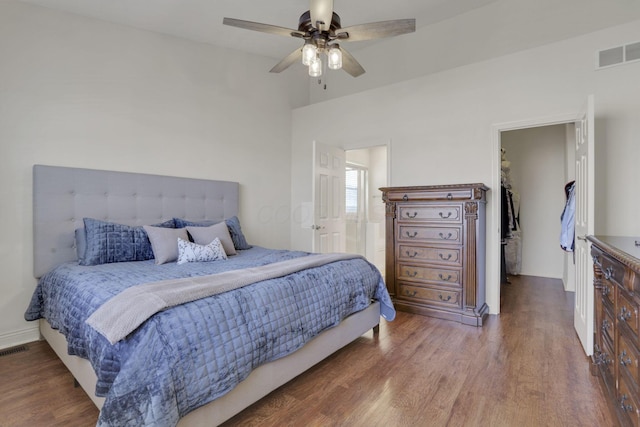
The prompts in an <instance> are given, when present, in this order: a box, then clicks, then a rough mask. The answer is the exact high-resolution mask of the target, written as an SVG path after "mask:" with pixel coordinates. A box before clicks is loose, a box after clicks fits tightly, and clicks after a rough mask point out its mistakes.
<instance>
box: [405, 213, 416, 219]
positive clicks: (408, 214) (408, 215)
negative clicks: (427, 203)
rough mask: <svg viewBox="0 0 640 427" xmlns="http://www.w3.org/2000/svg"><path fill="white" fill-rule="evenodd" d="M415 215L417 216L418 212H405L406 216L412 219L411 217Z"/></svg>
mask: <svg viewBox="0 0 640 427" xmlns="http://www.w3.org/2000/svg"><path fill="white" fill-rule="evenodd" d="M417 216H418V212H414V213H413V215H411V214H410V213H409V212H407V218H411V219H413V218H415V217H417Z"/></svg>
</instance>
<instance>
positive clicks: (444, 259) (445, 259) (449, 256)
mask: <svg viewBox="0 0 640 427" xmlns="http://www.w3.org/2000/svg"><path fill="white" fill-rule="evenodd" d="M438 255H439V256H440V259H441V260H443V261H449V260H450V259H451V254H449V255H448V256H447V257H446V258H445V257H444V255H442V254H438Z"/></svg>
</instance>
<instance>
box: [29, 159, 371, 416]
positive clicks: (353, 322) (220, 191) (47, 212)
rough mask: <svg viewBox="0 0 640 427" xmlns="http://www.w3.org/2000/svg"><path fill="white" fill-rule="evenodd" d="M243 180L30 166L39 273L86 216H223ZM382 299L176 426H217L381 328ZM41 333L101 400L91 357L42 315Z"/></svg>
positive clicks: (65, 254)
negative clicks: (76, 352) (70, 349)
mask: <svg viewBox="0 0 640 427" xmlns="http://www.w3.org/2000/svg"><path fill="white" fill-rule="evenodd" d="M238 190H239V184H238V183H236V182H229V181H210V180H202V179H191V178H178V177H168V176H159V175H147V174H137V173H128V172H113V171H99V170H90V169H79V168H66V167H57V166H43V165H35V166H34V167H33V224H34V276H35V277H36V278H39V277H40V276H42V275H43V274H44V273H46V272H47V271H48V270H50V269H51V268H53V267H55V266H56V265H58V264H60V263H63V262H67V261H72V260H76V259H77V256H76V249H75V238H74V233H75V229H76V228H79V227H83V225H84V224H83V221H82V219H83V218H84V217H91V218H97V219H101V220H105V221H113V222H118V223H121V224H128V225H144V224H152V223H157V222H161V221H163V220H166V219H169V218H173V217H179V218H187V219H190V220H205V219H209V220H220V221H221V220H223V219H225V218H228V217H231V216H234V215H237V214H238ZM379 322H380V304H379V303H377V302H375V303H373V304H372V305H371V306H370V307H369V308H367V309H366V310H363V311H361V312H358V313H355V314H353V315H351V316H350V317H348V318H347V319H345V320H343V321H342V322H341V323H340V324H339V325H338V326H336V327H334V328H331V329H329V330H327V331H325V332H323V333H322V334H320V335H318V336H317V337H316V338H314V339H313V340H312V341H311V342H309V343H307V344H306V345H305V346H304V347H302V348H301V349H299V350H298V351H296V352H295V353H292V354H290V355H288V356H286V357H283V358H282V359H278V360H276V361H273V362H270V363H267V364H265V365H262V366H260V367H259V368H257V369H255V370H254V371H253V372H252V373H251V374H250V375H249V377H248V378H247V379H245V380H244V381H243V382H241V383H240V384H238V386H237V387H235V388H234V389H233V390H232V391H231V392H229V393H227V394H226V395H224V396H222V397H220V398H218V399H216V400H214V401H213V402H211V403H209V404H207V405H204V406H202V407H200V408H198V409H196V410H194V411H193V412H191V413H189V414H187V415H186V416H185V417H183V418H182V419H181V420H180V422H179V423H178V425H179V426H207V427H209V426H212V425H218V424H220V423H222V422H224V421H225V420H227V419H229V418H231V417H232V416H234V415H235V414H237V413H239V412H240V411H242V410H243V409H245V408H247V407H248V406H250V405H251V404H253V403H255V402H257V401H258V400H260V399H261V398H262V397H264V396H266V395H267V394H269V393H270V392H271V391H273V390H275V389H276V388H278V387H280V386H281V385H283V384H285V383H287V382H288V381H290V380H291V379H293V378H294V377H296V376H298V375H299V374H301V373H302V372H304V371H306V370H308V369H309V368H310V367H312V366H313V365H315V364H316V363H318V362H320V361H321V360H323V359H325V358H326V357H328V356H329V355H331V354H332V353H334V352H335V351H337V350H339V349H340V348H342V347H344V346H346V345H347V344H349V343H351V342H352V341H353V340H355V339H356V338H358V337H360V336H361V335H362V334H364V333H366V332H367V331H368V330H370V329H373V333H374V334H376V333H377V331H378V324H379ZM40 333H41V335H42V337H43V338H44V339H45V340H47V342H48V343H49V345H50V346H51V348H52V349H53V350H54V351H55V353H56V354H57V355H58V357H59V358H60V359H61V360H62V362H63V363H64V364H65V365H66V366H67V368H68V369H69V371H71V373H72V374H73V376H74V377H75V379H76V381H77V382H78V383H79V384H80V386H81V387H82V388H83V389H84V390H85V392H86V393H87V395H88V396H89V397H90V398H91V400H92V401H93V402H94V403H95V404H96V406H97V407H98V408H101V407H102V404H103V402H104V398H101V397H97V396H95V394H94V390H95V385H96V382H97V378H96V375H95V373H94V371H93V368H92V367H91V364H90V362H89V361H88V360H86V359H82V358H79V357H76V356H69V355H68V354H67V342H66V339H65V337H64V336H63V335H62V334H60V333H59V332H57V331H56V330H54V329H52V328H51V327H50V326H49V324H48V323H47V321H46V320H40Z"/></svg>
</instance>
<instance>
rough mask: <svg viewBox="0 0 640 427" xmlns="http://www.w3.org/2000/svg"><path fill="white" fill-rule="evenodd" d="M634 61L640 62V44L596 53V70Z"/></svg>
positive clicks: (631, 44) (630, 44)
mask: <svg viewBox="0 0 640 427" xmlns="http://www.w3.org/2000/svg"><path fill="white" fill-rule="evenodd" d="M636 61H640V42H636V43H629V44H626V45H622V46H616V47H612V48H609V49H604V50H600V51H598V52H597V54H596V69H601V68H608V67H612V66H614V65H620V64H627V63H629V62H636Z"/></svg>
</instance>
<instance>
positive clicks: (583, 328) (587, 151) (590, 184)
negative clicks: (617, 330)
mask: <svg viewBox="0 0 640 427" xmlns="http://www.w3.org/2000/svg"><path fill="white" fill-rule="evenodd" d="M594 143H595V142H594V101H593V95H590V96H589V98H588V100H587V104H586V106H585V107H584V108H583V111H581V112H580V115H579V116H578V118H577V120H576V189H575V191H576V193H575V197H576V211H575V236H576V239H575V245H574V246H575V248H574V251H575V259H576V297H575V309H574V314H573V324H574V327H575V329H576V332H577V333H578V337H579V338H580V342H581V343H582V347H583V348H584V351H585V353H586V354H587V356H590V355H591V354H592V353H593V323H594V319H593V317H594V315H593V298H594V290H593V265H592V260H591V256H590V251H589V242H588V241H587V239H586V236H587V235H592V234H593V230H594V211H595V209H594V206H595V203H594V186H595V175H594V172H595V168H594V160H595V159H594Z"/></svg>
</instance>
